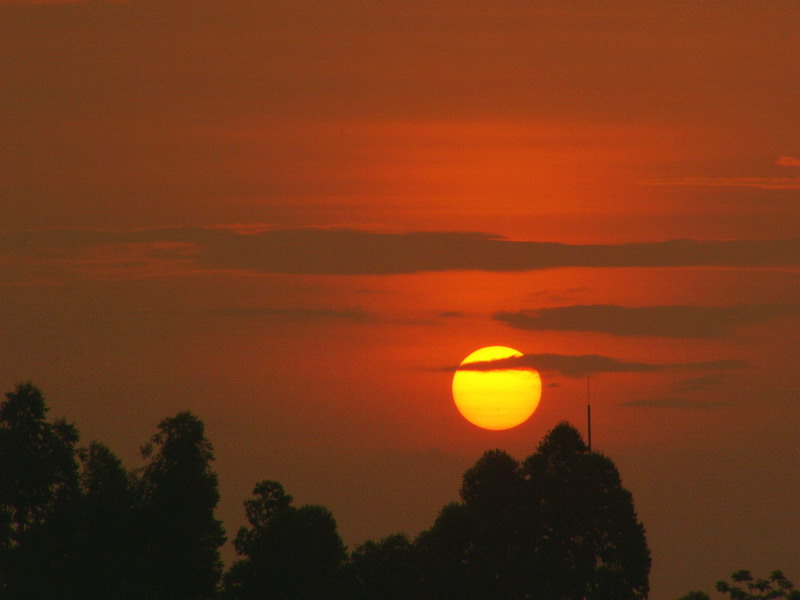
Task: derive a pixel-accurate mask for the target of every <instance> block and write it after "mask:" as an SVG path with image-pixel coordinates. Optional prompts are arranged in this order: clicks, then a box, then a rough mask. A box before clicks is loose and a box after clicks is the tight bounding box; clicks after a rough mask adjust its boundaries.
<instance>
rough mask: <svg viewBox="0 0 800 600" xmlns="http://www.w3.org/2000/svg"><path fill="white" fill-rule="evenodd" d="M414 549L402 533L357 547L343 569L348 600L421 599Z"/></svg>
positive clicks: (418, 567)
mask: <svg viewBox="0 0 800 600" xmlns="http://www.w3.org/2000/svg"><path fill="white" fill-rule="evenodd" d="M419 573H420V560H419V552H418V550H417V547H416V546H415V545H414V544H413V543H412V542H411V541H409V539H408V537H407V536H406V535H405V534H402V533H397V534H393V535H390V536H388V537H386V538H384V539H382V540H380V541H378V542H373V541H368V542H365V543H363V544H361V545H359V546H357V547H356V548H355V549H354V550H353V552H352V553H351V554H350V558H349V560H348V561H347V563H346V565H345V568H344V580H345V592H344V594H345V597H346V598H348V600H373V599H374V598H381V599H382V600H407V599H409V598H420V597H421V596H422V581H421V579H420V575H419Z"/></svg>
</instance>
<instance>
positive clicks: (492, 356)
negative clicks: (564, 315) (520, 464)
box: [453, 346, 542, 430]
mask: <svg viewBox="0 0 800 600" xmlns="http://www.w3.org/2000/svg"><path fill="white" fill-rule="evenodd" d="M513 356H522V353H521V352H519V351H517V350H514V349H513V348H507V347H505V346H488V347H486V348H481V349H480V350H477V351H475V352H473V353H472V354H470V355H469V356H468V357H467V358H465V359H464V360H463V361H462V363H461V365H464V364H468V363H473V362H483V361H492V360H498V359H501V358H509V357H513ZM541 393H542V382H541V378H540V377H539V373H538V372H536V371H534V370H522V369H496V370H488V371H477V370H476V371H469V370H459V371H456V374H455V375H454V376H453V399H454V400H455V403H456V407H457V408H458V410H459V412H460V413H461V414H462V415H463V416H464V418H465V419H467V420H468V421H469V422H470V423H473V424H474V425H477V426H478V427H482V428H484V429H492V430H501V429H510V428H511V427H516V426H517V425H520V424H521V423H524V422H525V421H526V420H527V419H528V418H529V417H530V416H531V415H532V414H533V412H534V411H535V410H536V407H537V406H538V405H539V399H540V397H541Z"/></svg>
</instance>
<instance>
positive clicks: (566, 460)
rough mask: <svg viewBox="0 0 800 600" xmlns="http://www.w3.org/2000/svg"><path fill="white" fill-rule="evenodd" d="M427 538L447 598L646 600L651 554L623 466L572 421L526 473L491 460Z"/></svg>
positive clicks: (473, 472)
mask: <svg viewBox="0 0 800 600" xmlns="http://www.w3.org/2000/svg"><path fill="white" fill-rule="evenodd" d="M461 500H462V501H461V503H454V504H451V505H448V506H446V507H445V508H444V509H443V510H442V512H441V513H440V515H439V517H438V518H437V520H436V522H435V523H434V526H433V527H432V528H431V529H430V530H428V531H426V532H424V533H423V534H421V535H420V537H419V538H418V543H419V545H420V548H421V551H422V553H423V556H424V559H423V564H424V574H423V577H424V581H425V588H426V593H427V594H428V597H430V598H435V599H437V600H439V599H441V600H444V599H449V598H453V599H455V598H463V599H472V598H474V599H476V600H477V599H479V598H480V599H488V600H492V599H497V600H500V599H503V600H506V599H508V600H515V599H520V600H522V599H527V598H537V599H541V600H565V599H574V600H579V599H581V600H582V599H592V600H612V599H613V600H639V599H642V598H646V597H647V593H648V574H649V569H650V554H649V550H648V548H647V543H646V540H645V536H644V528H643V527H642V525H641V523H639V522H638V520H637V519H636V513H635V512H634V509H633V502H632V498H631V495H630V493H629V492H628V491H627V490H625V489H624V488H623V487H622V484H621V481H620V477H619V474H618V472H617V470H616V468H615V467H614V465H613V463H612V462H611V461H610V460H609V459H608V458H606V457H604V456H602V455H601V454H598V453H594V452H589V450H588V448H587V447H586V445H585V444H584V443H583V440H582V439H581V437H580V434H579V433H578V432H577V431H576V430H575V429H574V428H573V427H571V426H570V425H568V424H566V423H562V424H560V425H558V426H557V427H556V428H554V429H553V430H552V431H550V432H549V433H548V434H547V436H545V438H544V439H543V440H542V442H541V444H540V445H539V447H538V450H537V452H536V453H535V454H533V455H532V456H530V457H529V458H527V459H526V460H525V461H524V462H523V463H522V465H520V464H519V463H518V462H517V461H516V460H514V459H513V458H512V457H510V456H509V455H508V454H506V453H505V452H502V451H500V450H493V451H489V452H486V453H485V454H484V455H483V456H482V457H481V458H480V460H478V462H477V463H476V464H475V465H474V466H473V467H472V468H471V469H469V470H468V471H467V472H466V473H465V474H464V482H463V485H462V488H461Z"/></svg>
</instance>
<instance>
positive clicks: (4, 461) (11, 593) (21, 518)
mask: <svg viewBox="0 0 800 600" xmlns="http://www.w3.org/2000/svg"><path fill="white" fill-rule="evenodd" d="M47 411H48V408H47V406H46V404H45V401H44V397H43V396H42V393H41V391H40V390H39V389H38V388H36V387H35V386H33V385H32V384H31V383H23V384H19V385H17V386H16V387H15V389H14V390H13V391H12V392H8V393H7V394H6V400H5V401H4V402H3V403H2V404H0V464H1V465H2V476H1V477H0V594H2V597H6V598H20V599H21V598H35V597H41V596H49V595H51V594H53V593H55V592H56V591H57V590H56V589H55V588H54V587H53V586H51V582H53V581H56V580H57V579H58V577H59V575H60V574H62V573H63V572H64V571H65V570H66V569H67V568H68V565H67V564H66V562H65V560H64V557H63V552H62V551H64V550H65V546H67V545H68V542H69V540H67V539H64V537H65V535H67V531H65V530H64V527H59V528H58V529H59V531H58V535H57V536H56V535H55V529H56V528H55V527H49V526H48V523H50V522H52V523H55V522H56V521H59V522H60V523H61V524H62V525H66V524H67V523H68V519H66V518H64V515H65V513H67V512H68V511H69V506H70V503H71V501H72V499H73V498H74V497H75V496H76V495H77V493H78V465H77V461H76V459H75V444H76V443H77V442H78V431H77V429H76V428H75V427H74V426H73V425H71V424H68V423H67V422H66V421H64V420H56V421H54V422H53V423H50V422H48V421H47V420H46V414H47ZM48 529H50V530H51V531H47V530H48ZM48 537H49V538H50V539H48ZM45 568H47V569H49V571H50V572H51V573H52V574H53V577H52V578H42V577H36V575H37V574H38V573H39V572H44V571H42V569H45Z"/></svg>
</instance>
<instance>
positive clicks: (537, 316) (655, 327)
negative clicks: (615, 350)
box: [493, 304, 800, 338]
mask: <svg viewBox="0 0 800 600" xmlns="http://www.w3.org/2000/svg"><path fill="white" fill-rule="evenodd" d="M798 313H800V305H788V304H742V305H735V306H685V305H678V306H645V307H627V306H615V305H606V304H595V305H574V306H560V307H555V308H542V309H526V310H519V311H513V312H512V311H500V312H497V313H495V314H494V315H493V318H494V320H496V321H500V322H501V323H505V324H506V325H509V326H510V327H513V328H515V329H524V330H530V331H544V330H556V331H596V332H600V333H609V334H611V335H616V336H660V337H689V338H710V337H723V336H726V335H730V334H732V333H733V331H734V328H735V327H737V326H739V325H746V324H749V323H763V322H765V321H771V320H774V319H779V318H782V317H787V316H793V315H797V314H798Z"/></svg>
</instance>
